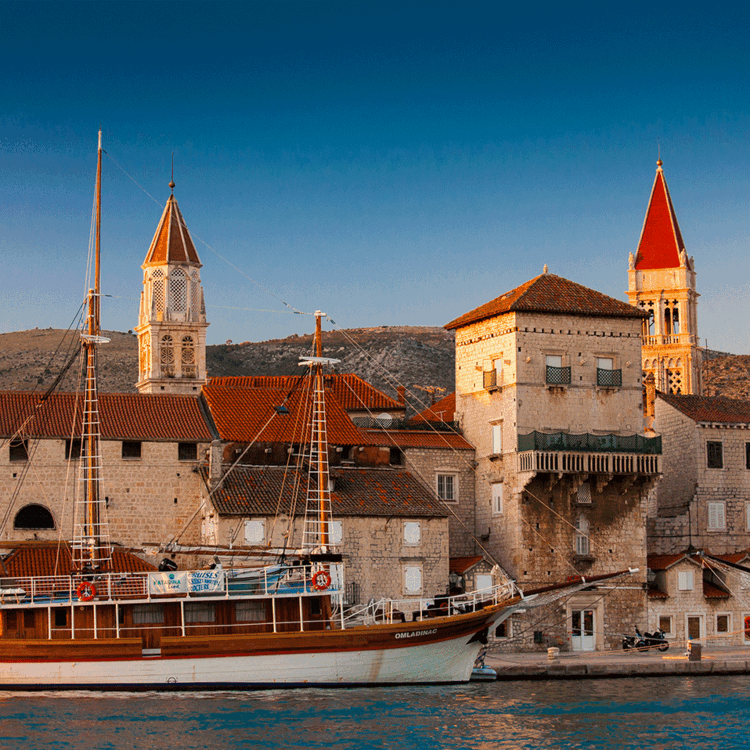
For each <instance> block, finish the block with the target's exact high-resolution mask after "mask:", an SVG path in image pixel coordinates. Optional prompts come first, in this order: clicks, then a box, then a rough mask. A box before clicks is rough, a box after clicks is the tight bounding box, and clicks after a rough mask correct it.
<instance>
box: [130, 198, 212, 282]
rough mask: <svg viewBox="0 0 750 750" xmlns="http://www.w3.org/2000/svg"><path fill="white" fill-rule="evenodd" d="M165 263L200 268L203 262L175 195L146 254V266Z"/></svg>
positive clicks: (162, 216) (167, 206) (169, 200)
mask: <svg viewBox="0 0 750 750" xmlns="http://www.w3.org/2000/svg"><path fill="white" fill-rule="evenodd" d="M164 263H189V264H190V265H194V266H198V267H199V268H200V266H201V261H200V258H199V257H198V253H197V251H196V249H195V245H194V244H193V238H192V237H191V236H190V232H188V228H187V224H185V219H183V218H182V213H181V212H180V209H179V207H178V206H177V200H176V199H175V197H174V195H170V196H169V199H168V200H167V205H166V206H165V207H164V213H163V214H162V215H161V220H160V221H159V226H158V227H157V228H156V234H155V235H154V239H153V240H151V246H150V247H149V249H148V253H146V260H144V261H143V265H144V266H154V265H162V264H164Z"/></svg>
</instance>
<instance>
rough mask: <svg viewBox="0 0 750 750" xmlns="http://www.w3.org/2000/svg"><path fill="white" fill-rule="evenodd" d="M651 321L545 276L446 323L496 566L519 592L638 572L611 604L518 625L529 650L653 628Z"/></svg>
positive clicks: (589, 643) (582, 605)
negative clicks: (576, 578) (644, 364)
mask: <svg viewBox="0 0 750 750" xmlns="http://www.w3.org/2000/svg"><path fill="white" fill-rule="evenodd" d="M645 318H646V314H645V313H644V312H642V311H640V310H639V309H637V308H635V307H632V306H630V305H628V304H626V303H623V302H620V301H618V300H615V299H612V298H610V297H607V296H605V295H603V294H600V293H598V292H595V291H593V290H591V289H587V288H585V287H582V286H580V285H578V284H575V283H573V282H571V281H568V280H566V279H563V278H561V277H558V276H554V275H552V274H548V273H547V272H546V269H545V273H544V274H542V275H541V276H538V277H536V278H535V279H532V280H531V281H529V282H527V283H526V284H523V285H522V286H520V287H518V288H516V289H513V290H511V291H509V292H507V293H506V294H504V295H502V296H500V297H498V298H496V299H495V300H492V301H491V302H489V303H487V304H485V305H482V306H480V307H478V308H476V309H475V310H473V311H471V312H469V313H466V314H465V315H463V316H461V317H460V318H458V319H456V320H454V321H452V322H451V323H449V324H448V325H447V326H446V328H449V329H454V330H455V331H456V417H457V419H458V420H459V421H460V424H461V427H462V429H463V433H464V436H465V437H466V439H467V440H468V441H469V442H470V443H471V444H473V445H474V446H475V448H476V463H477V467H476V473H475V477H476V479H475V481H476V484H475V487H476V489H475V497H476V526H477V528H478V529H480V530H482V532H483V534H482V538H483V539H486V540H487V541H486V542H485V543H486V545H487V547H488V549H489V551H490V552H491V554H492V556H493V557H494V558H495V559H497V560H498V561H499V562H500V564H501V565H502V566H503V567H504V568H505V570H507V571H508V572H509V573H510V574H511V575H512V576H513V577H514V578H515V579H516V580H517V581H518V582H519V585H521V586H522V588H523V587H526V588H536V587H544V586H547V585H549V584H552V583H558V582H560V581H564V580H566V579H567V578H569V577H570V576H571V575H597V574H601V573H609V572H614V571H617V570H627V569H628V568H639V570H640V572H639V573H637V574H636V575H634V576H633V577H631V580H630V581H629V582H628V583H627V584H618V585H616V586H615V587H614V590H613V591H612V593H611V594H610V595H609V596H603V594H602V592H601V591H592V592H581V593H580V594H577V595H575V596H574V597H572V598H570V599H569V600H568V602H567V604H566V605H565V606H564V607H562V608H561V607H560V606H559V605H556V607H554V608H553V610H552V611H551V612H549V613H548V614H547V615H545V616H544V617H543V618H542V619H544V620H545V622H546V624H545V625H544V626H543V627H542V626H540V627H539V628H534V627H531V625H530V624H529V623H527V624H525V625H523V626H522V627H521V626H518V628H517V629H518V630H519V632H520V631H521V630H524V631H525V632H526V633H527V636H528V639H527V642H526V644H525V645H528V646H531V645H532V644H531V643H529V642H528V641H530V640H531V636H532V635H533V637H534V641H535V644H534V645H535V646H536V647H542V648H543V647H546V645H560V646H562V647H564V648H573V649H582V650H583V649H593V648H597V649H601V648H607V647H612V646H613V645H614V644H616V643H617V642H618V639H619V638H620V637H621V633H622V632H623V629H627V627H628V625H633V626H634V625H635V624H637V623H638V622H642V621H643V620H644V619H645V613H646V597H645V590H644V586H645V562H646V524H645V519H646V497H647V494H648V492H649V490H650V488H651V487H652V486H653V484H654V482H655V480H656V478H657V476H658V474H659V470H660V467H659V458H660V456H659V453H660V443H659V439H658V438H651V437H646V436H645V435H644V434H643V421H644V418H643V411H642V401H643V398H642V382H641V374H642V373H641V330H642V321H643V320H644V319H645ZM533 616H534V617H535V618H538V617H539V614H538V613H535V614H534V615H533ZM514 619H517V618H514ZM517 645H521V643H518V644H517Z"/></svg>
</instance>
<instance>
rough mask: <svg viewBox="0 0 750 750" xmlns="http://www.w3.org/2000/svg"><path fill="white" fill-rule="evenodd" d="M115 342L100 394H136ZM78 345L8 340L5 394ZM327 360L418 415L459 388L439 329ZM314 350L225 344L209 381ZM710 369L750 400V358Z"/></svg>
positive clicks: (326, 339) (350, 333)
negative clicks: (402, 398)
mask: <svg viewBox="0 0 750 750" xmlns="http://www.w3.org/2000/svg"><path fill="white" fill-rule="evenodd" d="M105 335H106V336H107V337H108V338H110V339H111V341H110V343H109V344H107V345H106V346H102V347H100V349H99V352H100V355H99V356H100V360H99V371H100V388H101V389H102V390H104V391H135V383H136V381H137V379H138V348H137V342H136V337H135V335H134V334H129V333H120V332H118V331H108V332H106V333H105ZM76 346H77V335H73V334H70V333H68V334H66V332H65V331H60V330H54V329H51V328H48V329H43V330H40V329H34V330H31V331H17V332H15V333H4V334H0V390H25V391H26V390H34V389H38V390H42V391H43V390H46V389H47V388H48V387H49V386H50V385H51V384H52V382H53V381H54V379H55V377H56V376H57V374H58V373H59V372H60V370H61V369H62V367H63V366H64V364H65V362H66V361H67V360H68V358H69V356H70V355H71V354H72V352H73V351H74V350H75V347H76ZM323 348H324V354H325V355H326V356H327V357H334V358H336V359H340V360H341V363H340V364H339V365H337V366H336V369H337V370H338V371H339V372H353V373H356V374H357V375H359V376H360V377H362V378H364V379H365V380H368V381H369V382H371V383H373V384H374V385H375V386H376V387H378V388H380V389H381V390H382V391H384V392H385V393H387V394H388V395H390V396H394V397H395V396H396V387H397V386H398V385H404V386H406V389H407V402H408V403H409V405H410V407H411V409H410V410H421V409H422V408H423V406H425V405H427V404H428V403H429V400H430V396H429V395H428V393H426V392H425V391H423V390H420V388H417V387H415V386H421V387H423V388H433V389H444V390H443V391H440V390H437V392H436V398H440V397H441V396H443V395H445V394H446V393H450V392H451V391H452V390H453V389H454V387H455V379H454V337H453V333H452V332H450V331H446V330H444V329H443V328H437V327H417V326H382V327H378V328H355V329H350V330H343V331H333V332H326V333H324V334H323ZM311 351H312V336H311V335H310V336H290V337H288V338H285V339H274V340H271V341H261V342H249V341H246V342H244V343H241V344H220V345H217V346H209V347H207V349H206V359H207V368H208V374H209V376H211V375H214V376H218V375H296V374H298V373H299V366H298V364H297V363H298V361H299V357H300V356H303V355H308V354H310V353H311ZM711 356H712V358H711V359H709V360H708V361H707V362H705V364H704V367H703V390H704V394H705V395H708V396H717V395H718V396H726V397H728V398H740V399H750V355H731V354H720V353H717V352H712V353H711ZM79 370H80V365H79V364H78V363H77V362H76V363H75V364H74V365H73V366H72V367H71V368H70V370H69V371H68V373H67V375H66V376H65V378H64V379H63V381H62V387H63V390H74V389H75V388H76V383H77V382H78V378H79Z"/></svg>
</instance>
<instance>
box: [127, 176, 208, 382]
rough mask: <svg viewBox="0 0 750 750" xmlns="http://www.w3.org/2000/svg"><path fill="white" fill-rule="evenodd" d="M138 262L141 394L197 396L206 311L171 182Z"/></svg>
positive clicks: (201, 374)
mask: <svg viewBox="0 0 750 750" xmlns="http://www.w3.org/2000/svg"><path fill="white" fill-rule="evenodd" d="M169 187H170V188H171V189H172V191H173V192H172V195H170V196H169V200H168V201H167V205H166V207H165V208H164V213H163V214H162V217H161V221H160V222H159V226H158V228H157V230H156V234H155V235H154V239H153V240H152V242H151V247H149V250H148V254H147V255H146V260H145V261H144V263H143V266H141V267H142V268H143V291H142V292H141V309H140V314H139V317H138V326H137V327H136V329H135V330H136V332H137V334H138V363H139V378H138V383H137V384H136V387H137V388H138V390H139V391H140V392H141V393H180V394H183V395H189V394H194V395H198V394H199V393H200V390H201V386H202V385H203V384H204V383H205V382H206V328H208V323H207V322H206V307H205V303H204V301H203V287H202V286H201V278H200V268H201V265H202V264H201V262H200V258H199V257H198V253H197V252H196V250H195V245H194V244H193V239H192V237H191V236H190V232H188V228H187V225H186V224H185V220H184V219H183V218H182V213H180V209H179V207H178V206H177V201H176V200H175V197H174V181H172V182H170V183H169Z"/></svg>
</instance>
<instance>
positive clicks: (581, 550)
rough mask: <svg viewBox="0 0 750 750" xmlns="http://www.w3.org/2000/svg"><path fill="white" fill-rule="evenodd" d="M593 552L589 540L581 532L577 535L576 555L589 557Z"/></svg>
mask: <svg viewBox="0 0 750 750" xmlns="http://www.w3.org/2000/svg"><path fill="white" fill-rule="evenodd" d="M590 552H591V544H590V541H589V538H588V537H587V536H584V535H583V534H581V533H580V532H579V533H578V534H576V555H584V556H586V555H588V554H589V553H590Z"/></svg>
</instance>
